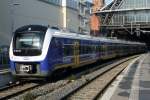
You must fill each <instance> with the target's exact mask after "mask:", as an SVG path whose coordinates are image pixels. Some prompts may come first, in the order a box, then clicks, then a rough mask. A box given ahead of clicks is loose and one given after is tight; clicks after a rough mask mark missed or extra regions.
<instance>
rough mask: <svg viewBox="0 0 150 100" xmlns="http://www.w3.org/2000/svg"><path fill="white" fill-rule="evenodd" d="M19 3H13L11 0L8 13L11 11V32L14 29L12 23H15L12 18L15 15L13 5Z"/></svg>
mask: <svg viewBox="0 0 150 100" xmlns="http://www.w3.org/2000/svg"><path fill="white" fill-rule="evenodd" d="M18 5H20V4H19V3H14V0H12V1H11V10H10V13H11V33H13V31H14V24H15V18H14V15H15V7H16V6H18Z"/></svg>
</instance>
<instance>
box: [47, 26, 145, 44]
mask: <svg viewBox="0 0 150 100" xmlns="http://www.w3.org/2000/svg"><path fill="white" fill-rule="evenodd" d="M50 31H51V32H52V35H53V37H63V38H72V39H80V40H92V41H103V42H108V43H122V44H138V45H140V44H141V45H145V43H140V42H131V41H125V40H118V39H110V38H105V37H93V36H90V35H82V34H77V33H71V32H67V31H61V30H55V29H50Z"/></svg>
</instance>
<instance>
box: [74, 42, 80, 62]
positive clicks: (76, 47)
mask: <svg viewBox="0 0 150 100" xmlns="http://www.w3.org/2000/svg"><path fill="white" fill-rule="evenodd" d="M74 63H75V65H79V64H80V54H79V41H75V42H74Z"/></svg>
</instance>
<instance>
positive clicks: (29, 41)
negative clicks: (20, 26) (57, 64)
mask: <svg viewBox="0 0 150 100" xmlns="http://www.w3.org/2000/svg"><path fill="white" fill-rule="evenodd" d="M44 36H45V34H44V33H40V32H29V33H17V34H16V35H15V39H14V54H15V55H18V56H21V55H22V56H36V55H39V54H41V49H42V45H43V41H44Z"/></svg>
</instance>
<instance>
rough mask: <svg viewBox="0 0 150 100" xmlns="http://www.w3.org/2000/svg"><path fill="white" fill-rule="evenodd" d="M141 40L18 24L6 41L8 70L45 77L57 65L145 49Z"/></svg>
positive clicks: (78, 65) (73, 64) (21, 74)
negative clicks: (95, 35)
mask: <svg viewBox="0 0 150 100" xmlns="http://www.w3.org/2000/svg"><path fill="white" fill-rule="evenodd" d="M145 47H146V46H145V44H143V43H137V42H127V41H121V40H113V39H106V38H100V37H91V36H88V35H80V34H76V33H70V32H64V31H60V30H56V29H52V28H50V27H46V26H41V25H27V26H23V27H21V28H18V29H17V30H16V31H15V33H14V36H13V38H12V42H11V45H10V52H9V56H10V64H11V72H12V74H13V75H14V76H17V77H20V78H37V77H47V76H49V75H51V73H52V72H54V71H55V70H57V69H62V68H63V69H64V68H68V67H70V68H77V67H80V66H83V65H85V64H89V63H93V62H96V61H98V60H99V61H101V60H102V59H103V60H104V59H110V58H114V57H119V56H125V55H131V54H137V53H142V52H145Z"/></svg>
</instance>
